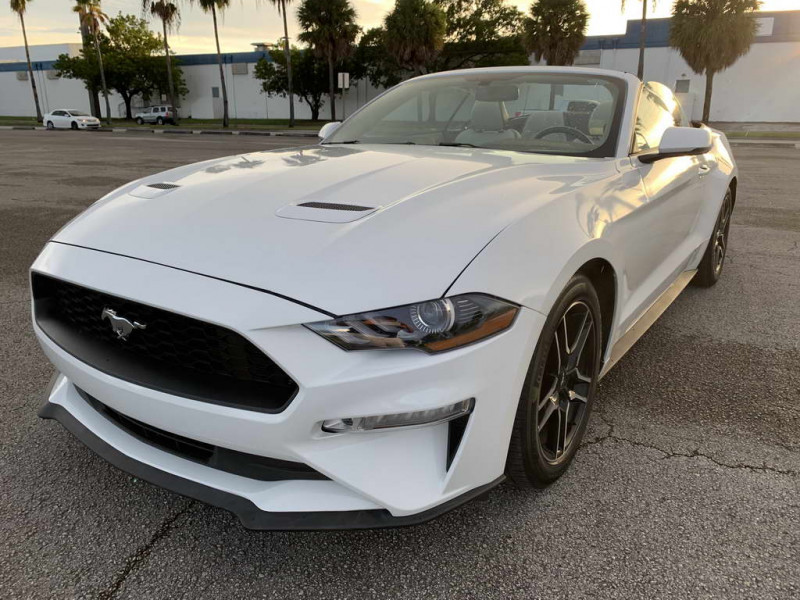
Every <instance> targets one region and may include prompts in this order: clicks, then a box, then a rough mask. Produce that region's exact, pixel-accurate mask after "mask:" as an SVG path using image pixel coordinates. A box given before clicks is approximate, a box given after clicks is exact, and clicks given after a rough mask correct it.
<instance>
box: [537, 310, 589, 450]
mask: <svg viewBox="0 0 800 600" xmlns="http://www.w3.org/2000/svg"><path fill="white" fill-rule="evenodd" d="M595 335H597V331H596V327H595V322H594V317H593V316H592V311H591V309H590V308H589V306H588V305H587V304H586V303H585V302H583V301H580V300H578V301H575V302H573V303H572V304H571V305H570V306H569V308H567V310H566V311H564V314H563V315H562V317H561V320H560V321H559V323H558V326H557V327H556V330H555V333H554V334H553V339H552V342H551V344H550V350H549V352H548V356H547V363H546V365H545V369H544V375H543V379H542V385H541V386H540V390H541V394H540V396H539V398H538V399H537V400H538V404H537V409H536V419H535V421H536V432H535V433H536V435H537V436H538V440H539V444H540V447H541V450H542V454H543V456H544V458H545V460H546V461H547V462H548V463H550V464H558V463H559V462H561V461H562V459H563V458H564V457H565V456H566V455H567V453H568V451H569V450H570V448H571V447H572V443H573V442H574V441H575V437H576V435H575V434H576V433H577V432H578V431H579V430H580V428H581V425H582V424H583V420H584V419H585V418H586V416H587V402H588V399H589V390H590V389H591V386H592V383H593V379H594V377H595V374H596V373H597V361H598V359H599V357H598V356H596V354H597V353H596V352H595V348H596V344H595V343H594V341H595V340H594V339H593V337H594V336H595Z"/></svg>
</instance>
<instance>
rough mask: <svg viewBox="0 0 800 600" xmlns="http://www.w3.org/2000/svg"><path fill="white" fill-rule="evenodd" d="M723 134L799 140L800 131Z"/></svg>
mask: <svg viewBox="0 0 800 600" xmlns="http://www.w3.org/2000/svg"><path fill="white" fill-rule="evenodd" d="M725 135H727V136H728V137H729V138H742V139H744V138H753V139H759V138H760V139H776V140H800V131H731V132H729V133H726V134H725Z"/></svg>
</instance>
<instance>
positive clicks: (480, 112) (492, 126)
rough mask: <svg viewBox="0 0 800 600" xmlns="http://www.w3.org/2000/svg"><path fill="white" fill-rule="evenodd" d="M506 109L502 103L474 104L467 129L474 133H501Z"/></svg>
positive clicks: (504, 123)
mask: <svg viewBox="0 0 800 600" xmlns="http://www.w3.org/2000/svg"><path fill="white" fill-rule="evenodd" d="M506 117H507V113H506V107H505V104H503V103H502V102H475V104H474V105H473V107H472V118H471V119H470V122H469V128H470V129H472V130H474V131H502V130H503V129H505V126H506Z"/></svg>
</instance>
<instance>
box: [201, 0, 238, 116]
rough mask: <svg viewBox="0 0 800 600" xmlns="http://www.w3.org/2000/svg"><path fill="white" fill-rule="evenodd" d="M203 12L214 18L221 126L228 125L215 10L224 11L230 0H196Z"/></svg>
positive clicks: (225, 89) (223, 73)
mask: <svg viewBox="0 0 800 600" xmlns="http://www.w3.org/2000/svg"><path fill="white" fill-rule="evenodd" d="M197 3H198V4H199V5H200V8H202V9H203V12H207V13H208V12H210V13H211V18H212V19H213V20H214V40H215V41H216V42H217V64H218V65H219V81H220V86H221V87H222V126H223V127H228V125H229V124H230V120H229V119H228V89H227V88H226V87H225V71H224V69H223V68H222V53H221V52H220V50H219V28H218V27H217V11H218V10H219V11H224V10H225V9H226V8H228V6H230V4H231V0H197Z"/></svg>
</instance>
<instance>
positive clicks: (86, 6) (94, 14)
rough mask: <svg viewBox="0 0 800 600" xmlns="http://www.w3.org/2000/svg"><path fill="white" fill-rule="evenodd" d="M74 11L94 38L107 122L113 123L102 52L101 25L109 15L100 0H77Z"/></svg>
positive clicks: (106, 20)
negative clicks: (104, 10)
mask: <svg viewBox="0 0 800 600" xmlns="http://www.w3.org/2000/svg"><path fill="white" fill-rule="evenodd" d="M72 12H76V13H78V16H79V17H80V19H81V23H82V24H84V26H85V27H86V28H87V29H88V30H89V33H91V35H92V38H93V39H94V49H95V51H96V52H97V64H98V66H99V68H100V84H101V85H102V86H103V96H104V97H105V99H106V123H107V124H108V125H111V104H110V103H109V101H108V86H107V85H106V72H105V70H104V69H103V53H102V52H100V38H99V32H100V26H101V25H102V24H103V23H107V22H108V15H107V14H106V13H104V12H103V9H102V8H101V7H100V0H75V6H74V7H72Z"/></svg>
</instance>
